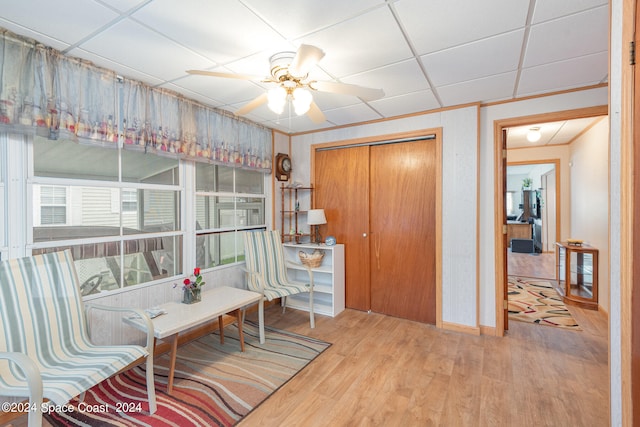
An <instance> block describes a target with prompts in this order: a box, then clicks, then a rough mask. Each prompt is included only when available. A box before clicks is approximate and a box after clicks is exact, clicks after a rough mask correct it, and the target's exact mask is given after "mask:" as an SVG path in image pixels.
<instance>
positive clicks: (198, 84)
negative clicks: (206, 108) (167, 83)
mask: <svg viewBox="0 0 640 427" xmlns="http://www.w3.org/2000/svg"><path fill="white" fill-rule="evenodd" d="M173 84H175V85H176V86H178V87H181V88H186V89H188V90H190V91H192V92H197V93H201V94H203V95H204V96H206V97H208V98H211V99H215V100H217V101H219V102H220V103H222V104H225V105H228V104H234V103H238V101H242V103H244V102H249V101H250V100H252V99H253V98H255V97H256V96H258V95H261V94H262V93H263V92H264V89H263V88H262V87H260V86H258V85H256V84H255V83H253V82H251V81H247V80H238V79H225V78H221V77H208V76H197V75H192V76H189V77H185V78H182V79H179V80H175V81H174V82H173Z"/></svg>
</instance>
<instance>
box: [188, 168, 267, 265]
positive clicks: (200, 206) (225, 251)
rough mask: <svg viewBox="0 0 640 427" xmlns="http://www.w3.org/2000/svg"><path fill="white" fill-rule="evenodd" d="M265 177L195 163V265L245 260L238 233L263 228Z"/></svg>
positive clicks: (254, 172)
mask: <svg viewBox="0 0 640 427" xmlns="http://www.w3.org/2000/svg"><path fill="white" fill-rule="evenodd" d="M264 209H265V194H264V174H263V173H262V172H256V171H250V170H245V169H240V168H231V167H226V166H219V165H209V164H203V163H197V164H196V206H195V211H196V224H195V227H196V266H198V267H200V268H209V267H215V266H219V265H225V264H231V263H235V262H239V261H242V260H243V259H244V247H243V245H242V238H241V237H242V236H241V233H242V231H244V230H250V229H257V228H266V224H265V212H264Z"/></svg>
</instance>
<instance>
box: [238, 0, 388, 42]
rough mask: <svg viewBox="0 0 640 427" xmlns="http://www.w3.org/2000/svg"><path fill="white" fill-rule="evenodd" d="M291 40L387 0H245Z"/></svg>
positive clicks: (246, 3) (381, 4) (377, 5)
mask: <svg viewBox="0 0 640 427" xmlns="http://www.w3.org/2000/svg"><path fill="white" fill-rule="evenodd" d="M243 3H244V4H245V5H246V6H247V7H249V8H250V9H251V10H253V11H254V12H255V13H256V15H258V16H261V17H262V18H263V19H264V20H265V21H266V22H268V23H269V24H270V25H272V26H273V27H274V28H277V30H278V31H279V32H280V34H281V35H282V36H283V37H285V38H286V39H288V40H294V39H296V38H300V37H302V36H305V35H308V34H309V33H312V32H315V31H318V30H320V29H322V28H325V27H328V26H331V25H334V24H336V23H339V22H342V21H344V20H345V19H347V18H349V17H353V16H356V15H357V14H359V13H360V12H362V11H366V10H369V9H372V8H375V7H381V6H384V5H385V2H384V1H383V0H349V1H344V0H323V1H310V2H305V1H291V2H288V3H287V4H286V7H283V2H282V0H245V1H244V2H243Z"/></svg>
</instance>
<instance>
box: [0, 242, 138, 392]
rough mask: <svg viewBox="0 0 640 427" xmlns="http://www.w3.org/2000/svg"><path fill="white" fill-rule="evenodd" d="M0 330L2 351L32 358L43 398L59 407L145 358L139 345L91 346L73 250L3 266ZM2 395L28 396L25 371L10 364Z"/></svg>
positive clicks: (3, 372) (2, 374) (1, 372)
mask: <svg viewBox="0 0 640 427" xmlns="http://www.w3.org/2000/svg"><path fill="white" fill-rule="evenodd" d="M0 331H1V332H0V352H4V351H8V352H19V353H24V354H26V355H28V356H29V357H30V358H31V359H32V360H33V361H34V362H35V363H36V365H37V366H38V367H39V369H40V371H41V374H42V379H43V397H44V398H47V399H49V400H51V401H52V402H53V403H55V404H59V405H62V404H64V403H66V402H68V401H69V400H70V399H71V398H73V397H75V396H77V395H78V394H80V393H82V392H83V391H86V390H87V389H89V388H91V387H92V386H94V385H96V384H98V383H100V382H101V381H103V380H104V379H106V378H109V377H110V376H112V375H114V374H116V373H117V372H118V371H120V370H121V369H123V368H125V367H126V366H128V365H130V364H131V363H133V362H134V361H136V360H138V359H140V358H141V357H144V356H146V355H147V351H146V349H145V348H143V347H141V346H137V345H127V346H97V345H93V344H92V343H91V342H90V340H89V337H88V334H87V330H86V325H85V317H84V307H83V303H82V297H81V295H80V291H79V284H78V278H77V275H76V272H75V269H74V265H73V259H72V257H71V253H70V252H69V251H64V252H57V253H50V254H43V255H35V256H32V257H27V258H21V259H12V260H8V261H2V262H0ZM0 395H5V396H27V395H28V388H27V385H26V383H25V381H24V376H23V375H22V372H21V371H20V370H19V369H17V368H16V366H15V365H14V364H10V363H9V362H8V361H6V360H0Z"/></svg>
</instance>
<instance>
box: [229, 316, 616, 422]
mask: <svg viewBox="0 0 640 427" xmlns="http://www.w3.org/2000/svg"><path fill="white" fill-rule="evenodd" d="M571 310H572V313H573V311H575V312H576V314H577V316H576V318H577V319H579V318H581V316H584V317H585V318H586V319H590V321H589V322H585V324H584V325H582V324H581V326H583V330H582V331H568V330H558V329H556V328H552V327H548V326H541V325H533V324H527V323H523V322H515V321H514V322H511V325H512V328H511V329H510V330H509V331H508V332H507V335H506V336H505V337H502V338H500V337H491V336H479V337H478V336H473V335H467V334H463V333H458V332H451V331H444V330H439V329H437V328H435V327H433V326H430V325H424V324H420V323H416V322H411V321H406V320H402V319H395V318H389V317H386V316H383V315H379V314H375V313H371V314H367V313H364V312H360V311H355V310H346V311H345V312H343V313H342V314H340V315H339V316H338V317H336V318H333V319H328V318H325V317H323V316H318V319H317V320H316V328H315V329H309V323H308V318H307V317H306V314H305V313H301V312H296V311H294V310H291V311H288V312H287V313H286V314H285V315H282V314H281V313H280V312H279V311H278V310H271V309H270V310H268V311H267V313H266V314H265V319H266V322H267V323H268V324H270V325H272V326H274V327H277V328H282V329H287V330H290V331H293V332H297V333H301V334H305V335H309V336H313V337H316V338H319V339H323V340H325V341H329V342H331V343H332V344H333V345H332V346H331V347H330V348H329V349H328V350H326V351H325V353H324V354H322V355H321V356H320V357H319V358H318V359H316V360H315V361H314V362H312V364H311V366H309V367H308V368H306V369H309V368H311V367H313V368H315V369H318V370H320V371H324V370H326V371H327V372H329V374H328V375H325V376H318V377H316V376H313V377H312V378H314V379H313V381H316V382H315V383H310V381H309V380H310V378H309V377H307V378H306V379H305V381H297V378H298V377H300V376H298V377H296V378H294V379H293V380H292V381H290V382H289V383H287V384H286V385H285V386H284V387H283V388H282V389H281V390H279V391H278V392H276V394H275V396H273V397H272V398H270V399H269V400H267V401H266V402H265V403H263V404H262V405H261V406H260V407H258V408H257V409H256V410H254V411H253V412H252V413H251V414H249V415H248V416H247V417H246V418H245V419H244V420H243V421H242V422H241V423H240V424H239V425H240V427H244V426H252V425H274V426H275V425H307V423H309V424H308V425H320V426H321V425H331V426H354V425H355V426H358V425H363V426H364V425H366V426H378V425H379V426H382V425H384V426H394V425H398V426H406V425H420V426H429V425H433V426H436V425H481V426H490V425H491V426H493V425H523V426H538V425H549V426H551V425H587V426H606V425H608V420H609V400H608V394H609V384H608V382H609V381H608V378H609V376H608V367H607V366H608V365H607V360H606V354H607V337H606V335H604V336H603V335H602V333H601V332H602V331H601V329H602V325H603V324H606V322H607V320H606V316H604V315H603V314H602V313H598V312H591V313H584V312H585V311H589V310H582V309H579V308H574V307H572V308H571ZM592 325H593V326H592ZM332 355H340V357H343V359H340V361H339V362H338V359H335V358H334V357H333V356H332ZM603 355H604V357H603ZM325 367H326V369H325ZM305 390H306V391H305ZM283 392H284V393H285V396H286V400H288V401H289V403H290V404H291V405H287V406H286V409H287V410H289V411H287V410H284V411H283V409H285V407H284V406H282V404H281V403H280V399H278V398H277V397H276V396H277V395H278V394H280V393H283ZM274 397H276V399H275V400H274ZM291 408H295V409H293V410H291ZM578 412H579V413H578ZM318 420H320V421H318Z"/></svg>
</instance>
